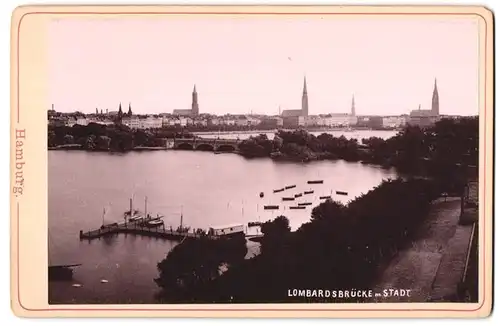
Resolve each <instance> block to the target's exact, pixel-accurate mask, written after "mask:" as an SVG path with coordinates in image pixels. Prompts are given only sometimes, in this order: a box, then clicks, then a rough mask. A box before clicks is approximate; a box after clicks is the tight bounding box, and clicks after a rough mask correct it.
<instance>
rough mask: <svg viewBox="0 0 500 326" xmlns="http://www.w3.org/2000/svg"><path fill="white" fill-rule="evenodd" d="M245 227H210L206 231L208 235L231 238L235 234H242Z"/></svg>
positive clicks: (241, 225) (232, 225)
mask: <svg viewBox="0 0 500 326" xmlns="http://www.w3.org/2000/svg"><path fill="white" fill-rule="evenodd" d="M244 233H245V227H244V225H243V224H231V225H226V226H219V227H212V228H210V229H209V230H208V234H209V235H215V236H233V235H236V234H244Z"/></svg>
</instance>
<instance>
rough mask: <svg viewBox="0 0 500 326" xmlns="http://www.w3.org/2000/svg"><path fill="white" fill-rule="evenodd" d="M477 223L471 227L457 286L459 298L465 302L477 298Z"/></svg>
mask: <svg viewBox="0 0 500 326" xmlns="http://www.w3.org/2000/svg"><path fill="white" fill-rule="evenodd" d="M478 232H479V230H478V228H477V223H474V224H473V225H472V231H471V236H470V239H469V245H468V247H467V257H466V260H465V266H464V270H463V272H462V278H461V280H460V281H461V282H460V284H459V289H458V292H459V296H460V297H461V298H462V299H466V298H467V297H468V300H467V301H473V302H475V301H476V300H477V297H478V286H479V284H478V269H479V266H478V263H479V262H478V252H477V250H478V247H477V246H478V236H479V234H478Z"/></svg>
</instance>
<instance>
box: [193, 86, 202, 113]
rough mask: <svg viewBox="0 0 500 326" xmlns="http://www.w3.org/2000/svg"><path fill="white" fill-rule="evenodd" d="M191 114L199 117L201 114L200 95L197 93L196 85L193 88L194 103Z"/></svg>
mask: <svg viewBox="0 0 500 326" xmlns="http://www.w3.org/2000/svg"><path fill="white" fill-rule="evenodd" d="M191 114H192V115H198V114H200V108H199V106H198V93H197V92H196V84H195V85H194V88H193V101H192V103H191Z"/></svg>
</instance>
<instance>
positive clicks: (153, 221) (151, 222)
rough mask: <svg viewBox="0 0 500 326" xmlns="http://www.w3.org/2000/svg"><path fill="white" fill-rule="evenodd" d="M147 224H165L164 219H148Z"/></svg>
mask: <svg viewBox="0 0 500 326" xmlns="http://www.w3.org/2000/svg"><path fill="white" fill-rule="evenodd" d="M146 224H147V225H148V226H160V225H163V220H161V219H154V220H151V221H148V222H147V223H146Z"/></svg>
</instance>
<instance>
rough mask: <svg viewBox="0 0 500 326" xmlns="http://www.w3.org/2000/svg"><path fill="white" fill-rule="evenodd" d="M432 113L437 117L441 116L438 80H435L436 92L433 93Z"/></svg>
mask: <svg viewBox="0 0 500 326" xmlns="http://www.w3.org/2000/svg"><path fill="white" fill-rule="evenodd" d="M431 112H432V114H434V115H436V116H437V115H439V93H438V88H437V78H434V91H433V92H432V107H431Z"/></svg>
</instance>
